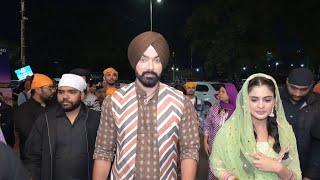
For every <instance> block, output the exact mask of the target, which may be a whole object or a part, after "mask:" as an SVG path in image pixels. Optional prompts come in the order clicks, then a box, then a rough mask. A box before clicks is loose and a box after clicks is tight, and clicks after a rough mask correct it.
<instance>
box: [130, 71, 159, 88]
mask: <svg viewBox="0 0 320 180" xmlns="http://www.w3.org/2000/svg"><path fill="white" fill-rule="evenodd" d="M148 73H150V74H153V75H154V76H155V77H145V75H146V74H148ZM136 77H137V78H138V80H139V81H140V82H141V84H142V85H144V86H145V87H148V88H152V87H154V86H155V85H157V83H158V82H159V80H160V76H159V75H158V74H157V73H155V72H154V71H144V72H143V73H142V75H139V74H138V73H137V72H136Z"/></svg>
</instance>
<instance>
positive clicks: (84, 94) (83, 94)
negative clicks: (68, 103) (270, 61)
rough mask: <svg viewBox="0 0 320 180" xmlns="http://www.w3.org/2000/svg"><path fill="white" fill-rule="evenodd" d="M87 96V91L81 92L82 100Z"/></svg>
mask: <svg viewBox="0 0 320 180" xmlns="http://www.w3.org/2000/svg"><path fill="white" fill-rule="evenodd" d="M85 97H86V93H85V92H81V101H83V100H84V98H85Z"/></svg>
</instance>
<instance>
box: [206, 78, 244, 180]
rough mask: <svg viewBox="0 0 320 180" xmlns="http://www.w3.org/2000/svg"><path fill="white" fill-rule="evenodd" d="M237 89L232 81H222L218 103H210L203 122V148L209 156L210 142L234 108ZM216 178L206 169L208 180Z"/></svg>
mask: <svg viewBox="0 0 320 180" xmlns="http://www.w3.org/2000/svg"><path fill="white" fill-rule="evenodd" d="M237 94H238V91H237V89H236V87H235V86H234V85H233V84H232V83H224V84H222V85H221V87H220V88H219V93H218V94H217V95H216V98H217V99H218V100H220V102H219V103H217V104H214V105H212V107H211V108H210V110H209V112H208V115H207V117H206V120H205V122H204V127H203V129H204V139H203V140H204V150H205V153H206V154H207V155H208V156H210V154H211V150H212V144H213V141H214V138H215V136H216V134H217V132H218V130H219V129H220V128H221V127H222V126H223V125H224V123H225V122H226V121H227V120H228V119H229V118H230V117H231V115H232V113H233V111H234V110H235V109H236V101H237ZM212 179H217V178H216V177H215V176H214V175H213V173H212V172H211V170H210V168H209V170H208V180H212Z"/></svg>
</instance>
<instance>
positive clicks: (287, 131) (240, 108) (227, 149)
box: [209, 73, 301, 180]
mask: <svg viewBox="0 0 320 180" xmlns="http://www.w3.org/2000/svg"><path fill="white" fill-rule="evenodd" d="M209 160H210V168H211V171H212V172H213V173H214V175H215V176H216V177H217V178H219V179H255V180H262V179H286V180H295V179H301V170H300V164H299V156H298V152H297V145H296V139H295V136H294V133H293V130H292V127H291V126H290V124H289V123H288V121H287V120H286V117H285V114H284V110H283V107H282V103H281V99H280V94H279V90H278V87H277V83H276V81H275V80H274V79H273V78H272V77H271V76H269V75H266V74H262V73H258V74H254V75H251V76H250V77H249V78H248V79H247V80H246V81H245V83H244V85H243V86H242V89H241V90H240V92H239V94H238V97H237V105H236V109H235V111H234V112H233V114H232V116H231V119H230V120H228V121H227V122H226V123H225V124H224V125H223V126H222V128H221V129H220V130H219V131H218V133H217V135H216V137H215V139H214V143H213V149H212V153H211V155H210V157H209Z"/></svg>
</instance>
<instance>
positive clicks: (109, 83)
mask: <svg viewBox="0 0 320 180" xmlns="http://www.w3.org/2000/svg"><path fill="white" fill-rule="evenodd" d="M107 84H108V85H109V86H114V85H115V84H116V80H113V81H110V80H109V81H107Z"/></svg>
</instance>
